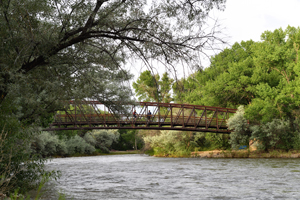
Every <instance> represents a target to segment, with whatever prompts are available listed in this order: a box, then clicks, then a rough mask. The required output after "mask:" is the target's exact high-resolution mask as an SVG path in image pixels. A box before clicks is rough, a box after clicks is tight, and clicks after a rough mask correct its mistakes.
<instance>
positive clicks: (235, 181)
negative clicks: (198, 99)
mask: <svg viewBox="0 0 300 200" xmlns="http://www.w3.org/2000/svg"><path fill="white" fill-rule="evenodd" d="M47 168H48V169H51V170H60V171H61V172H62V177H61V178H60V179H59V183H52V184H50V185H48V186H47V187H49V188H50V189H49V191H48V194H47V196H48V199H56V198H57V197H55V196H54V194H55V193H56V191H59V192H62V193H64V194H66V195H67V199H97V200H98V199H114V200H117V199H123V200H126V199H300V160H299V159H203V158H201V159H199V158H156V157H150V156H146V155H113V156H94V157H80V158H58V159H53V160H52V161H50V162H48V163H47Z"/></svg>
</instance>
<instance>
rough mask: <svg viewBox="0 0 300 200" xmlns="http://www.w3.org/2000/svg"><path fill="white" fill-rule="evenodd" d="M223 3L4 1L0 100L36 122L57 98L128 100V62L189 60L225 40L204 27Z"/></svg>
mask: <svg viewBox="0 0 300 200" xmlns="http://www.w3.org/2000/svg"><path fill="white" fill-rule="evenodd" d="M224 3H225V0H196V1H189V0H173V1H146V0H142V1H140V0H93V1H91V0H83V1H81V0H80V1H79V0H75V1H73V0H51V1H50V0H30V1H29V0H24V1H18V0H9V1H1V2H0V23H1V27H0V36H1V37H0V38H1V47H0V52H1V54H0V56H1V59H0V60H1V62H0V66H1V70H0V103H1V104H5V102H9V104H10V105H11V104H13V105H15V106H16V107H15V110H14V113H18V118H19V119H29V118H31V119H32V120H34V119H36V118H39V117H40V116H42V115H43V113H49V112H51V111H53V110H56V109H58V108H59V107H58V104H59V103H60V102H61V100H68V99H82V98H93V99H97V100H99V101H101V102H104V103H106V104H109V102H118V101H121V100H122V101H128V100H130V98H131V96H132V93H131V91H130V90H129V88H128V85H126V84H123V83H124V82H126V81H128V80H129V79H130V78H131V75H130V73H129V72H128V71H126V70H125V69H124V64H125V63H126V60H127V59H128V58H138V59H141V60H143V61H144V62H145V63H146V64H148V65H149V62H148V61H149V60H151V59H156V60H158V61H159V62H161V63H163V64H165V66H167V67H170V68H172V67H174V66H175V64H177V63H178V62H186V63H189V64H190V65H193V64H194V63H195V62H196V61H197V60H198V58H197V57H198V55H199V52H200V53H201V52H202V50H203V48H209V47H210V44H211V42H216V41H217V40H218V41H220V42H222V40H221V39H219V38H218V37H217V36H216V30H215V29H212V31H211V32H209V33H207V32H204V30H203V29H202V27H203V25H204V23H205V20H206V17H207V16H208V13H209V11H210V10H211V9H213V8H217V9H224ZM149 67H151V66H150V65H149ZM110 104H112V103H110Z"/></svg>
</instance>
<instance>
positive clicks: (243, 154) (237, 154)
mask: <svg viewBox="0 0 300 200" xmlns="http://www.w3.org/2000/svg"><path fill="white" fill-rule="evenodd" d="M191 157H197V158H300V153H299V152H298V151H289V152H283V151H279V150H274V151H270V152H268V153H264V152H258V151H253V152H250V151H249V150H237V151H229V150H225V151H224V150H213V151H197V152H192V153H191Z"/></svg>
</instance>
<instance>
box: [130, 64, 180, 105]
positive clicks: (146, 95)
mask: <svg viewBox="0 0 300 200" xmlns="http://www.w3.org/2000/svg"><path fill="white" fill-rule="evenodd" d="M173 82H174V80H173V79H171V78H170V77H169V75H168V73H167V72H165V73H164V74H163V76H162V78H161V79H160V76H159V74H155V75H152V74H151V72H150V71H149V70H146V71H144V72H142V73H141V74H140V76H139V78H138V79H137V81H136V82H134V83H133V84H132V86H133V88H134V89H135V93H136V95H137V96H138V99H139V101H147V102H149V101H154V102H164V103H170V102H171V101H172V98H171V94H170V90H171V87H172V84H173Z"/></svg>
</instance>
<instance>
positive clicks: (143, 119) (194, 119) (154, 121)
mask: <svg viewBox="0 0 300 200" xmlns="http://www.w3.org/2000/svg"><path fill="white" fill-rule="evenodd" d="M70 108H71V109H68V111H67V109H66V111H64V112H60V113H58V114H56V115H55V119H54V122H53V123H52V124H51V125H50V127H49V128H47V129H45V130H48V131H55V130H79V129H88V130H91V129H152V130H153V129H154V130H181V131H197V132H214V133H228V134H229V133H230V130H228V127H227V125H226V121H227V119H228V118H229V117H230V116H231V115H232V114H233V113H235V112H236V109H231V108H220V107H210V106H199V105H191V104H174V103H155V102H139V103H136V104H135V105H124V109H123V110H122V112H116V111H114V110H113V109H112V108H110V107H107V106H105V105H104V104H102V103H100V102H98V101H81V102H79V103H78V102H75V101H70ZM134 110H136V115H135V116H134V115H133V111H134ZM149 110H150V111H151V115H148V111H149Z"/></svg>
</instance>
